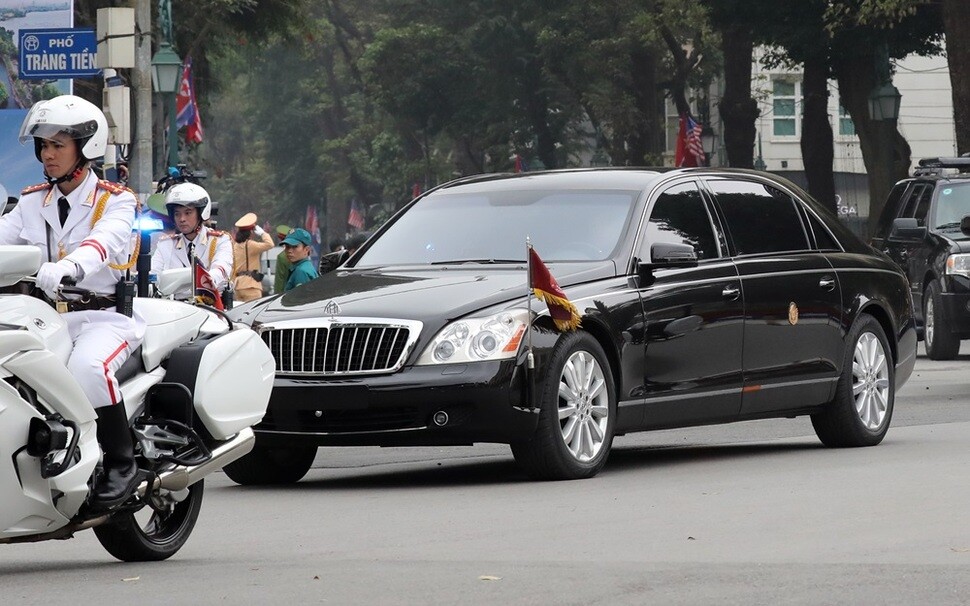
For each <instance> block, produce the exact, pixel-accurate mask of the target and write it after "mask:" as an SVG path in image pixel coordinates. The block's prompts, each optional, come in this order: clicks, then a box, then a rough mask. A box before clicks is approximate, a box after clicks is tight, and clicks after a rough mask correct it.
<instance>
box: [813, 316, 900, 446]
mask: <svg viewBox="0 0 970 606" xmlns="http://www.w3.org/2000/svg"><path fill="white" fill-rule="evenodd" d="M895 386H896V376H895V366H894V364H893V359H892V357H891V354H890V349H889V341H888V340H887V339H886V333H885V332H884V331H883V329H882V326H881V325H880V324H879V322H877V321H876V319H875V318H873V317H872V316H870V315H862V316H859V319H858V320H856V322H855V324H853V326H852V330H850V331H849V335H848V337H847V338H846V340H845V357H844V358H843V359H842V376H840V377H839V383H838V385H837V386H836V389H835V398H833V399H832V401H831V402H829V403H828V404H826V405H825V409H824V410H822V411H821V412H818V413H815V414H813V415H812V426H813V427H814V428H815V434H816V435H818V437H819V439H820V440H821V441H822V444H825V445H826V446H829V447H845V446H875V445H876V444H878V443H879V442H882V439H883V438H884V437H885V436H886V432H887V431H889V423H890V421H891V420H892V417H893V403H894V402H895Z"/></svg>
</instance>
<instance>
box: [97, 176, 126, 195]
mask: <svg viewBox="0 0 970 606" xmlns="http://www.w3.org/2000/svg"><path fill="white" fill-rule="evenodd" d="M98 187H100V188H101V189H103V190H105V191H110V192H111V193H113V194H123V193H125V192H126V191H127V192H131V193H135V192H133V191H131V189H129V188H127V187H125V186H124V185H122V184H121V183H115V182H114V181H105V180H104V179H99V180H98Z"/></svg>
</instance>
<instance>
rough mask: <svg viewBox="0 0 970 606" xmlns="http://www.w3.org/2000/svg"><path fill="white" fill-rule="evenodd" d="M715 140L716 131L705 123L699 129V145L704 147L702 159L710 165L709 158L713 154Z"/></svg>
mask: <svg viewBox="0 0 970 606" xmlns="http://www.w3.org/2000/svg"><path fill="white" fill-rule="evenodd" d="M716 140H717V133H715V132H714V129H713V128H711V127H710V126H707V125H705V126H704V128H703V130H701V147H703V148H704V161H705V163H706V164H707V165H708V166H710V165H711V158H712V157H713V156H714V141H716Z"/></svg>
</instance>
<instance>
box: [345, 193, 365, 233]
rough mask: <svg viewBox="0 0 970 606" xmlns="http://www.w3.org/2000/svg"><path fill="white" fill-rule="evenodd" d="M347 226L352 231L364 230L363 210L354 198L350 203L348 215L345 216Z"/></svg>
mask: <svg viewBox="0 0 970 606" xmlns="http://www.w3.org/2000/svg"><path fill="white" fill-rule="evenodd" d="M347 225H349V226H351V227H353V228H354V229H364V208H363V207H362V206H361V205H360V202H358V201H357V198H354V199H353V200H351V201H350V213H349V214H348V215H347Z"/></svg>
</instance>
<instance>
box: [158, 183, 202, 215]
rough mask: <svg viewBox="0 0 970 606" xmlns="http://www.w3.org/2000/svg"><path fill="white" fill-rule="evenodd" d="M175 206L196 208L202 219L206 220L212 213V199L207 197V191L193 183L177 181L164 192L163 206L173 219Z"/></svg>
mask: <svg viewBox="0 0 970 606" xmlns="http://www.w3.org/2000/svg"><path fill="white" fill-rule="evenodd" d="M176 206H188V207H189V208H198V209H199V215H200V216H201V217H202V220H203V221H208V220H209V215H210V214H211V213H212V199H211V198H209V192H207V191H206V190H205V189H204V188H203V187H202V186H201V185H196V184H195V183H179V184H178V185H173V186H172V187H171V188H170V189H169V190H168V191H167V192H165V207H166V208H167V209H168V216H170V217H172V220H173V221H174V220H175V207H176Z"/></svg>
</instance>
